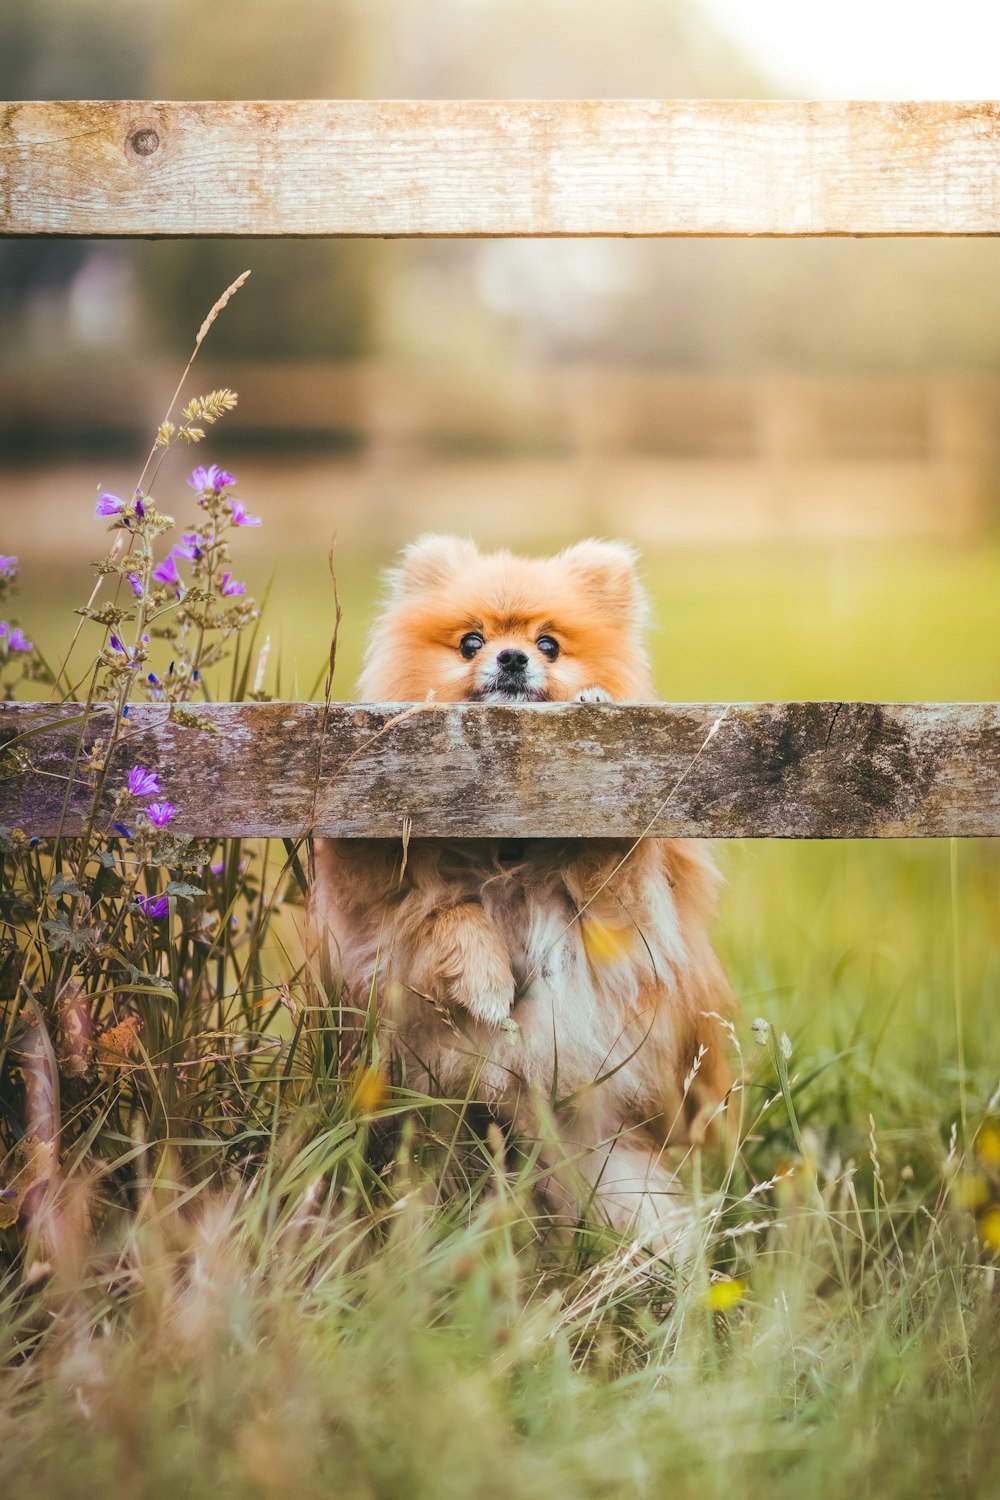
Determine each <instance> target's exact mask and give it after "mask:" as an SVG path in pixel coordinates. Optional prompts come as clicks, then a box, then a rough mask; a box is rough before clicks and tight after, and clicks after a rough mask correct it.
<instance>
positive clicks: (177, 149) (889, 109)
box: [0, 100, 1000, 237]
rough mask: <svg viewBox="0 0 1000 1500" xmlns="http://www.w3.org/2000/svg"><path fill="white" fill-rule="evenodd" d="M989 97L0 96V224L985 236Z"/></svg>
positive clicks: (106, 232) (61, 229)
mask: <svg viewBox="0 0 1000 1500" xmlns="http://www.w3.org/2000/svg"><path fill="white" fill-rule="evenodd" d="M998 233H1000V102H997V101H983V102H961V103H959V102H954V103H951V102H950V103H941V102H912V103H903V102H898V103H876V102H867V101H859V102H822V103H816V102H799V103H796V102H783V101H746V100H695V101H676V100H673V101H660V100H650V101H645V100H610V101H608V100H561V101H506V102H501V101H444V102H436V101H426V100H424V101H367V100H348V101H333V100H292V101H280V100H274V101H256V102H254V101H233V102H215V103H177V102H172V103H171V102H163V101H159V102H157V101H129V100H124V101H120V100H116V101H86V100H69V101H60V102H46V103H35V102H28V103H12V104H6V105H0V234H4V235H60V236H74V235H87V236H101V237H121V236H131V235H136V236H142V237H161V236H170V237H187V236H199V235H210V236H217V237H218V236H228V235H251V236H279V235H293V236H323V235H329V236H341V235H343V236H352V235H356V236H361V235H372V236H425V235H447V236H494V235H496V236H518V235H535V236H555V235H628V236H631V235H650V236H655V235H731V236H755V235H770V236H790V235H992V234H998Z"/></svg>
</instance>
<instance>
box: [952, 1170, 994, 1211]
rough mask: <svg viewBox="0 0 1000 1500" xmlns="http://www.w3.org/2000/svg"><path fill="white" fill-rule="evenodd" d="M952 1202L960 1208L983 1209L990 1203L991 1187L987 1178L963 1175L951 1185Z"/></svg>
mask: <svg viewBox="0 0 1000 1500" xmlns="http://www.w3.org/2000/svg"><path fill="white" fill-rule="evenodd" d="M951 1196H952V1201H953V1202H954V1203H955V1205H956V1207H958V1208H982V1206H983V1204H984V1203H987V1202H988V1201H989V1196H990V1186H989V1183H988V1182H987V1181H986V1178H985V1177H973V1176H971V1175H969V1174H968V1173H964V1172H963V1173H962V1175H961V1176H959V1177H956V1178H955V1181H954V1182H953V1183H952V1185H951Z"/></svg>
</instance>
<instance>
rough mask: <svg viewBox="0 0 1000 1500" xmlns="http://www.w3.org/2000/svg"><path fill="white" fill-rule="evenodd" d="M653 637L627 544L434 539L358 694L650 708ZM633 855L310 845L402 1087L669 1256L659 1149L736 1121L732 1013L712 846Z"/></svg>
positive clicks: (347, 980)
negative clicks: (649, 644)
mask: <svg viewBox="0 0 1000 1500" xmlns="http://www.w3.org/2000/svg"><path fill="white" fill-rule="evenodd" d="M646 616H647V606H646V601H645V597H644V594H643V592H642V588H641V586H640V584H639V581H638V578H637V577H636V572H635V558H634V554H633V553H632V551H631V549H630V548H628V547H626V546H624V545H622V544H619V543H612V542H601V541H587V542H581V543H580V544H579V545H577V546H574V547H570V548H568V549H567V550H566V551H565V552H561V553H560V554H559V556H558V557H553V558H544V559H536V558H522V557H515V556H513V555H512V554H511V553H509V552H496V553H492V554H488V555H483V554H480V553H479V552H478V551H477V549H476V547H475V546H474V545H473V544H472V543H471V542H468V541H462V540H459V539H457V538H453V537H444V536H427V537H424V538H422V539H421V540H420V541H418V542H416V543H415V544H414V545H413V546H411V547H410V548H408V549H407V551H406V552H405V553H404V555H403V559H402V564H401V566H400V567H399V568H398V569H397V570H395V571H394V572H393V573H391V574H390V592H389V597H388V601H387V603H386V605H385V608H384V610H383V612H382V614H381V616H380V617H379V619H378V620H377V621H376V624H375V627H374V629H373V631H372V635H371V640H370V642H369V646H368V653H367V657H366V661H365V667H364V671H363V673H362V676H361V680H360V683H359V688H360V694H361V696H362V697H363V698H364V699H365V700H367V701H377V702H395V703H398V702H413V701H418V700H422V699H425V698H427V697H433V698H434V699H435V700H436V701H438V702H475V703H539V702H553V701H556V702H572V701H582V702H601V701H608V700H617V701H623V700H626V701H627V700H640V701H648V700H650V699H652V698H654V697H655V696H656V694H655V692H654V690H653V685H652V681H651V678H650V669H649V662H648V659H647V656H646V651H645V648H644V645H643V630H644V626H645V623H646ZM441 770H442V775H446V774H447V768H446V767H442V768H441ZM629 847H630V846H629V844H628V843H626V842H622V841H620V840H611V839H608V840H603V839H597V840H595V839H586V840H583V839H581V840H565V841H562V840H561V841H550V840H537V841H530V840H529V841H526V842H524V843H521V844H509V843H503V842H499V841H497V840H455V841H454V842H451V843H449V842H442V841H431V840H428V841H426V842H422V841H419V840H414V841H413V842H412V843H411V844H410V847H409V849H408V851H407V858H406V861H405V865H404V862H403V859H402V851H401V847H400V845H399V844H396V843H392V842H389V841H384V840H361V841H349V840H342V841H341V840H318V841H317V845H316V891H315V895H314V910H315V912H316V914H317V916H318V918H319V920H320V922H321V923H322V925H323V927H324V928H325V930H326V932H327V933H328V935H329V940H330V948H331V955H332V958H333V963H334V968H335V970H337V971H339V972H340V973H341V974H342V975H343V979H344V984H345V990H346V996H347V1003H348V1004H349V1005H353V1006H354V1007H356V1008H357V1009H358V1010H360V1011H364V1009H365V1006H366V1003H367V999H368V996H369V995H370V994H371V993H373V986H374V993H376V994H377V996H378V998H379V1006H380V1010H381V1013H382V1015H383V1017H384V1018H385V1019H386V1021H387V1022H388V1023H389V1025H388V1028H387V1030H388V1032H389V1034H390V1035H391V1036H392V1039H393V1040H392V1046H393V1050H394V1054H395V1056H396V1058H397V1060H398V1063H399V1064H400V1066H401V1069H402V1070H403V1071H405V1076H406V1077H407V1079H408V1080H409V1081H410V1082H411V1083H416V1084H417V1086H419V1087H422V1088H428V1089H430V1090H432V1091H433V1092H435V1093H437V1094H439V1095H442V1096H444V1097H449V1098H456V1097H457V1098H464V1097H473V1098H477V1099H479V1100H480V1101H481V1102H483V1103H485V1104H486V1105H488V1106H489V1108H490V1109H491V1110H492V1111H493V1112H494V1114H495V1115H496V1116H497V1117H498V1118H500V1119H501V1120H503V1121H504V1122H505V1123H508V1124H512V1125H514V1126H515V1127H516V1128H518V1129H519V1130H526V1131H529V1132H530V1131H538V1130H539V1128H540V1127H541V1125H542V1122H543V1120H544V1122H545V1129H546V1130H549V1131H553V1132H554V1133H555V1134H556V1135H557V1136H558V1138H559V1139H560V1141H561V1146H562V1150H563V1152H564V1154H565V1157H566V1158H569V1159H571V1160H572V1162H573V1167H572V1170H567V1169H566V1168H565V1165H564V1166H563V1168H562V1169H560V1168H558V1167H557V1166H556V1163H555V1159H554V1154H553V1153H551V1152H550V1155H549V1157H548V1158H547V1160H548V1162H549V1164H550V1165H551V1167H552V1172H553V1176H552V1179H551V1181H550V1187H549V1191H550V1194H551V1195H552V1196H553V1197H554V1198H555V1197H560V1196H561V1198H562V1202H563V1204H564V1205H565V1206H567V1207H570V1208H571V1209H573V1210H576V1211H579V1210H581V1209H586V1208H590V1209H593V1208H595V1207H596V1209H597V1210H598V1212H599V1213H600V1214H601V1215H602V1216H603V1217H604V1218H605V1219H606V1220H607V1221H608V1222H610V1224H611V1225H612V1226H614V1227H615V1228H616V1229H618V1230H620V1231H622V1232H628V1233H630V1234H634V1235H637V1236H639V1237H640V1238H641V1239H643V1240H644V1241H645V1242H647V1243H649V1244H653V1245H655V1246H657V1247H659V1248H664V1247H669V1246H670V1245H671V1244H673V1245H674V1246H675V1247H676V1245H677V1242H678V1238H679V1237H680V1226H681V1222H682V1220H683V1217H684V1209H683V1203H682V1200H681V1198H680V1196H679V1191H678V1185H677V1180H676V1176H675V1174H674V1172H673V1170H672V1169H671V1167H670V1165H669V1160H668V1157H667V1155H666V1148H667V1147H668V1146H669V1145H672V1144H674V1143H677V1142H685V1141H687V1142H691V1141H694V1142H697V1141H700V1140H701V1139H703V1137H704V1135H705V1132H706V1128H707V1127H711V1125H712V1122H713V1121H715V1120H717V1119H719V1117H720V1116H721V1115H722V1114H723V1113H724V1110H725V1102H724V1101H725V1098H726V1094H727V1090H728V1088H729V1084H730V1079H729V1074H728V1071H727V1066H726V1062H725V1056H724V1048H723V1045H722V1032H721V1028H720V1026H719V1024H718V1020H717V1019H716V1018H717V1017H718V1016H720V1015H725V1014H726V1013H727V1012H728V1011H730V1010H731V1009H732V1006H733V1002H732V996H731V993H730V990H729V987H728V984H727V983H726V979H725V977H724V975H723V973H722V970H721V968H720V966H719V963H718V960H717V959H716V957H715V954H714V953H713V951H712V948H711V946H710V944H709V940H708V936H707V932H706V924H707V922H708V919H709V918H710V916H711V914H712V911H713V908H714V896H715V886H716V874H715V871H714V868H713V866H712V863H711V861H710V859H709V857H708V855H707V853H706V852H705V850H704V846H699V845H696V844H692V843H688V842H684V841H679V840H667V839H655V840H654V839H649V840H646V841H645V842H644V843H642V844H640V845H639V846H638V847H637V848H636V849H635V850H634V851H633V852H632V853H631V854H629ZM626 855H627V856H628V857H627V858H624V856H626ZM692 1074H693V1076H692ZM568 1184H572V1185H571V1186H568Z"/></svg>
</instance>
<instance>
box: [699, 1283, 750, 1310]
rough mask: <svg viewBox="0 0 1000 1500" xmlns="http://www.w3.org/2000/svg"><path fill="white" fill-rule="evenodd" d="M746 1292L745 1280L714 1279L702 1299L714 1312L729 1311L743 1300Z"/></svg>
mask: <svg viewBox="0 0 1000 1500" xmlns="http://www.w3.org/2000/svg"><path fill="white" fill-rule="evenodd" d="M746 1293H747V1284H746V1282H745V1281H713V1282H712V1285H711V1286H710V1287H709V1288H708V1290H707V1291H706V1292H705V1295H704V1298H703V1299H702V1300H703V1301H704V1304H705V1306H706V1307H707V1308H710V1309H711V1311H712V1312H728V1311H729V1309H730V1308H732V1307H735V1306H736V1305H737V1303H739V1302H742V1301H743V1298H744V1297H745V1296H746Z"/></svg>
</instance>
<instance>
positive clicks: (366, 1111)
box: [351, 1068, 385, 1115]
mask: <svg viewBox="0 0 1000 1500" xmlns="http://www.w3.org/2000/svg"><path fill="white" fill-rule="evenodd" d="M384 1098H385V1078H384V1077H383V1075H382V1073H381V1071H380V1070H379V1069H378V1068H362V1069H361V1070H360V1072H358V1073H357V1074H356V1075H355V1079H354V1088H353V1090H352V1092H351V1103H352V1104H353V1105H354V1108H355V1109H356V1110H357V1111H358V1112H359V1114H363V1115H371V1114H374V1113H375V1111H376V1110H377V1109H378V1107H379V1105H380V1104H381V1103H382V1100H383V1099H384Z"/></svg>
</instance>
